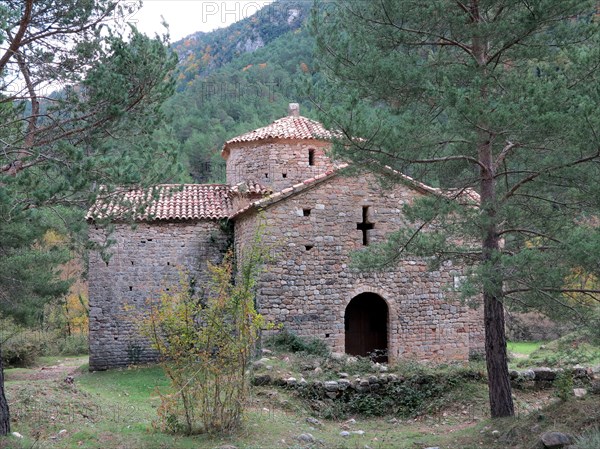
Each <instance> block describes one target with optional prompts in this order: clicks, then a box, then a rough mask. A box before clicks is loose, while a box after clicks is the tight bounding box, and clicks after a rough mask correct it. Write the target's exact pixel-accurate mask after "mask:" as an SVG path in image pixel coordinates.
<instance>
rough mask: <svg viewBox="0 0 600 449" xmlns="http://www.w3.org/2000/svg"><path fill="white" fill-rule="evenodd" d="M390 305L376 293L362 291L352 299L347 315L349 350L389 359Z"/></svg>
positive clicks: (345, 321) (381, 359) (378, 358)
mask: <svg viewBox="0 0 600 449" xmlns="http://www.w3.org/2000/svg"><path fill="white" fill-rule="evenodd" d="M387 323H388V307H387V304H386V303H385V301H384V300H383V299H382V298H381V297H380V296H378V295H376V294H374V293H362V294H360V295H358V296H356V297H355V298H353V299H352V301H350V304H348V307H347V308H346V313H345V316H344V327H345V331H346V353H347V354H351V355H358V356H362V357H367V356H370V357H372V358H373V360H375V361H378V362H387V333H388V332H387V327H388V325H387Z"/></svg>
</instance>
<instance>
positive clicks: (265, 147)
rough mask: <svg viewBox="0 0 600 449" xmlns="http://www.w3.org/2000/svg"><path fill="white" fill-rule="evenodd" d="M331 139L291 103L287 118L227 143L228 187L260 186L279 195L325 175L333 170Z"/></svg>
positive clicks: (223, 153)
mask: <svg viewBox="0 0 600 449" xmlns="http://www.w3.org/2000/svg"><path fill="white" fill-rule="evenodd" d="M331 137H332V134H331V133H330V132H329V131H327V130H326V129H325V128H324V127H323V125H322V124H321V123H319V122H316V121H314V120H311V119H308V118H306V117H302V116H301V115H300V107H299V105H298V104H297V103H291V104H290V105H289V111H288V115H287V117H283V118H281V119H279V120H276V121H274V122H273V123H271V124H270V125H268V126H265V127H264V128H259V129H256V130H254V131H250V132H248V133H246V134H243V135H241V136H238V137H234V138H233V139H231V140H228V141H227V142H226V143H225V145H224V146H223V150H222V152H221V155H222V156H223V158H224V159H225V160H226V161H227V162H226V163H227V184H229V185H230V186H236V185H240V184H246V185H256V184H259V185H261V186H264V187H265V188H267V189H269V190H272V191H275V192H276V191H280V190H283V189H285V188H286V187H290V186H292V185H295V184H298V183H300V182H303V181H305V180H307V179H309V178H312V177H314V176H316V175H319V174H321V173H324V172H326V171H327V170H328V169H330V168H332V167H333V163H332V161H331V160H330V159H329V158H328V157H327V156H326V154H325V151H326V150H327V149H328V148H329V147H330V145H331V144H330V139H331Z"/></svg>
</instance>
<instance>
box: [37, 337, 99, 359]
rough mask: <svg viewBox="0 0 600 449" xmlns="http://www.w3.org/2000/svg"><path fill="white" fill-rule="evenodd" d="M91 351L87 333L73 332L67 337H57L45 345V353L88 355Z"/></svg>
mask: <svg viewBox="0 0 600 449" xmlns="http://www.w3.org/2000/svg"><path fill="white" fill-rule="evenodd" d="M88 352H89V341H88V335H87V334H73V335H68V336H65V337H55V338H54V339H53V341H52V344H50V345H48V344H47V345H45V347H44V354H43V355H66V356H75V355H86V354H88Z"/></svg>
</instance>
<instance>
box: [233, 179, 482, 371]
mask: <svg viewBox="0 0 600 449" xmlns="http://www.w3.org/2000/svg"><path fill="white" fill-rule="evenodd" d="M419 195H422V194H421V193H419V192H417V191H415V190H414V189H412V188H410V187H407V186H397V187H396V188H395V189H393V190H390V189H382V188H381V187H380V186H379V184H378V183H377V181H375V180H374V179H373V178H372V177H371V176H362V177H361V176H355V177H353V178H344V177H341V176H335V177H333V178H331V179H329V180H327V181H325V182H321V183H320V184H317V185H315V186H314V187H312V188H309V189H306V190H304V191H302V192H301V193H298V194H296V195H295V196H292V197H289V198H287V199H285V200H283V201H280V202H278V203H275V204H273V205H271V206H269V207H267V208H266V210H264V211H263V212H262V213H261V214H260V215H257V214H256V213H247V214H245V215H242V216H240V217H238V218H236V222H235V242H236V248H237V250H238V251H242V252H243V248H242V247H243V244H244V242H247V241H249V237H250V236H251V235H253V233H254V232H255V229H256V226H257V224H258V221H259V220H261V221H264V222H265V224H266V227H265V233H266V235H265V236H264V237H263V241H264V242H265V244H268V245H270V246H271V252H272V255H273V262H272V263H270V264H269V265H268V267H267V270H266V272H265V273H264V275H263V276H262V277H261V279H260V282H259V290H258V298H257V299H258V306H259V310H260V312H261V313H263V314H264V315H265V316H266V318H267V319H269V320H271V321H273V322H275V323H280V324H283V325H284V326H285V327H286V328H288V329H290V330H291V331H293V332H295V333H297V334H299V335H302V336H307V337H318V338H320V339H323V340H324V341H325V342H327V343H328V344H329V345H330V347H331V348H332V349H333V350H334V351H339V352H344V349H345V348H344V347H345V336H344V313H345V309H346V306H347V305H348V304H349V302H350V300H352V298H354V297H355V296H357V295H359V294H360V293H365V292H371V293H376V294H378V295H379V296H381V297H382V298H383V299H384V300H385V301H386V303H387V305H388V309H389V323H388V350H389V357H390V360H391V361H395V360H399V359H402V358H410V359H417V360H421V361H452V360H466V359H467V358H468V356H469V352H470V351H473V350H476V351H480V350H481V349H482V348H483V332H482V326H483V320H482V318H481V313H482V311H481V308H479V309H477V310H475V311H473V310H471V309H469V308H468V307H466V306H464V305H461V304H460V303H458V302H457V301H456V299H455V298H456V296H457V295H456V292H455V291H454V281H455V278H457V277H459V276H460V275H461V274H462V269H461V268H460V267H456V266H453V265H452V264H451V263H447V264H445V265H444V266H443V267H442V268H441V269H440V270H438V271H432V272H430V271H428V269H427V263H426V261H424V260H403V261H401V262H400V263H399V264H398V265H397V267H396V268H394V269H390V270H388V271H385V272H362V273H361V272H357V271H354V270H352V269H350V267H349V264H350V253H351V252H352V251H355V250H359V249H361V248H363V234H362V231H360V230H358V229H357V223H360V222H362V219H363V207H367V206H368V209H367V217H368V221H369V222H371V223H373V224H374V228H373V229H372V230H370V231H368V233H369V242H370V243H375V242H381V241H383V240H384V239H385V236H386V235H387V234H388V233H390V232H392V231H393V230H395V229H398V228H400V227H402V226H407V223H406V220H405V218H404V216H403V214H402V211H401V209H402V206H403V205H404V204H406V203H408V202H411V201H412V200H413V199H414V198H415V197H416V196H419ZM307 210H310V212H309V214H308V216H307Z"/></svg>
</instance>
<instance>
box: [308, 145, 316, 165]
mask: <svg viewBox="0 0 600 449" xmlns="http://www.w3.org/2000/svg"><path fill="white" fill-rule="evenodd" d="M308 165H311V166H312V165H315V150H313V149H310V150H308Z"/></svg>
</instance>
